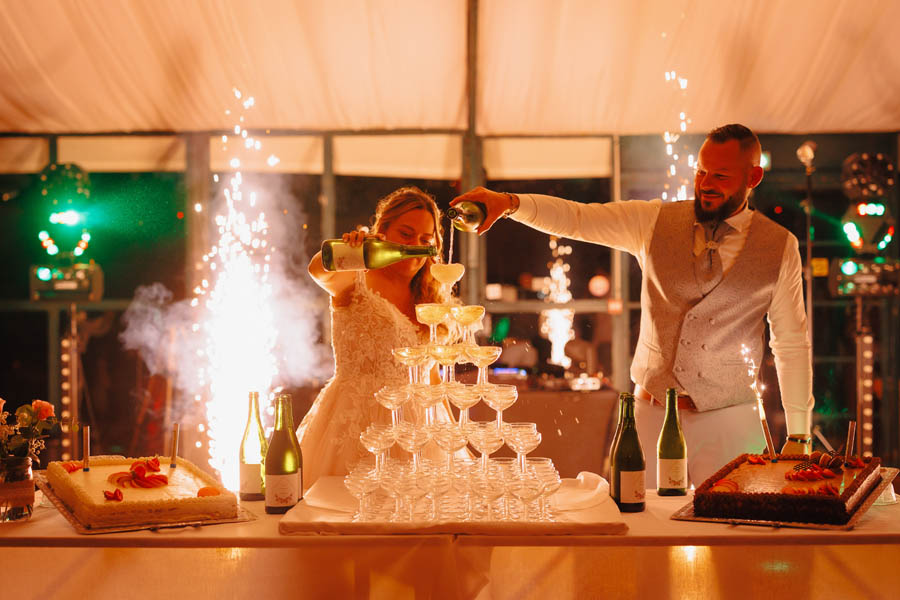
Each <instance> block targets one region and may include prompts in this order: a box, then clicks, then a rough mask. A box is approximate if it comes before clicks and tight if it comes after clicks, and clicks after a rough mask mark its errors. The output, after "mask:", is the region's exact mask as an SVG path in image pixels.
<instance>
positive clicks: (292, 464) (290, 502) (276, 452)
mask: <svg viewBox="0 0 900 600" xmlns="http://www.w3.org/2000/svg"><path fill="white" fill-rule="evenodd" d="M302 493H303V455H302V454H301V453H300V444H299V443H298V442H297V435H296V434H295V433H294V417H293V413H292V409H291V395H290V394H279V395H278V397H277V398H276V399H275V430H274V431H272V437H271V438H269V449H268V451H267V452H266V512H267V513H285V512H287V511H288V510H290V509H291V507H292V506H294V505H295V504H297V502H299V501H300V498H301V497H302Z"/></svg>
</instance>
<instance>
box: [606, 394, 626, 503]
mask: <svg viewBox="0 0 900 600" xmlns="http://www.w3.org/2000/svg"><path fill="white" fill-rule="evenodd" d="M623 396H625V393H624V392H623V393H621V394H619V418H618V420H617V421H616V433H615V434H613V439H612V443H611V444H610V445H609V470H610V476H609V495H610V496H612V497H614V498H616V497H618V491H617V490H618V487H617V484H616V482H615V481H614V478H613V477H612V456H613V454H615V452H616V446H618V445H619V439H620V438H621V437H622V421H623V420H624V419H623V417H624V415H625V400H624V398H623Z"/></svg>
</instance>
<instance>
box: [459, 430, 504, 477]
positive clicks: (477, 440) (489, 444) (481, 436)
mask: <svg viewBox="0 0 900 600" xmlns="http://www.w3.org/2000/svg"><path fill="white" fill-rule="evenodd" d="M465 432H466V437H467V438H468V440H469V443H470V444H472V446H474V448H475V449H476V450H478V452H480V453H481V472H482V473H487V467H488V456H490V455H491V454H493V453H494V452H496V451H497V450H499V449H500V447H501V446H502V445H503V437H502V436H501V435H500V431H499V430H498V429H497V427H496V426H495V424H494V423H492V422H490V421H488V422H478V421H473V422H471V423H469V425H468V426H467V427H466V430H465Z"/></svg>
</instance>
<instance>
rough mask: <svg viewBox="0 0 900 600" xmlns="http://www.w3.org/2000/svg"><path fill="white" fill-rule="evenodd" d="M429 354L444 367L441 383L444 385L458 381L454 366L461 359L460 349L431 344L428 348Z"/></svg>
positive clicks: (454, 346) (452, 346)
mask: <svg viewBox="0 0 900 600" xmlns="http://www.w3.org/2000/svg"><path fill="white" fill-rule="evenodd" d="M428 354H429V355H430V356H431V358H433V359H434V360H436V361H437V363H438V364H439V365H441V366H442V367H444V370H443V373H442V374H441V381H442V382H444V383H453V382H454V381H456V377H455V374H454V369H453V367H454V365H456V361H457V360H458V359H459V357H460V354H461V352H460V348H459V346H456V345H454V344H431V345H430V346H429V347H428Z"/></svg>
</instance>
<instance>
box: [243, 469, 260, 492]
mask: <svg viewBox="0 0 900 600" xmlns="http://www.w3.org/2000/svg"><path fill="white" fill-rule="evenodd" d="M241 493H242V494H262V465H261V464H259V463H256V464H255V465H254V464H246V463H241Z"/></svg>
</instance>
